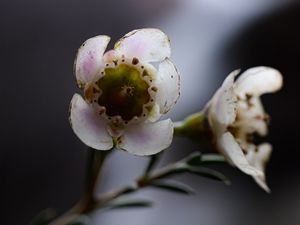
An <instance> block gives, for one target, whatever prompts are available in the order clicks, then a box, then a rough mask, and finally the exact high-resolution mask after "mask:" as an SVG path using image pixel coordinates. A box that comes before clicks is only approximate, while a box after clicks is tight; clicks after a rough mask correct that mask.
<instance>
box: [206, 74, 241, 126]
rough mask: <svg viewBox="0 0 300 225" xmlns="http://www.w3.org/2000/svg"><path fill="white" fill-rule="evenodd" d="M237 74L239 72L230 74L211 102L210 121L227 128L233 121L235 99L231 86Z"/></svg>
mask: <svg viewBox="0 0 300 225" xmlns="http://www.w3.org/2000/svg"><path fill="white" fill-rule="evenodd" d="M238 73H239V70H235V71H233V72H231V73H230V74H229V75H228V76H227V78H226V79H225V80H224V82H223V84H222V86H221V87H220V88H219V89H218V90H217V92H216V94H215V95H214V96H213V98H212V100H211V103H210V104H211V105H210V109H209V110H210V111H209V114H210V115H209V116H210V117H212V118H211V120H213V121H214V120H216V121H215V122H216V123H220V124H222V125H225V126H227V125H230V124H232V123H233V122H234V120H235V117H236V100H237V99H236V95H235V93H234V91H233V84H234V78H235V76H236V75H237V74H238Z"/></svg>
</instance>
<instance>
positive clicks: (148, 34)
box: [115, 28, 171, 62]
mask: <svg viewBox="0 0 300 225" xmlns="http://www.w3.org/2000/svg"><path fill="white" fill-rule="evenodd" d="M115 50H117V51H119V52H121V53H122V54H124V55H125V57H126V58H133V57H136V58H138V59H139V60H140V61H143V62H156V61H161V60H164V59H165V58H167V57H170V55H171V48H170V41H169V38H168V37H167V35H165V34H164V33H163V32H162V31H160V30H158V29H153V28H147V29H139V30H134V31H131V32H130V33H128V34H126V35H125V36H124V37H122V38H121V39H120V40H119V41H118V42H117V43H116V44H115Z"/></svg>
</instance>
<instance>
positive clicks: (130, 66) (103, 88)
mask: <svg viewBox="0 0 300 225" xmlns="http://www.w3.org/2000/svg"><path fill="white" fill-rule="evenodd" d="M109 41H110V38H109V37H108V36H105V35H100V36H96V37H93V38H91V39H88V40H87V41H86V42H84V44H83V45H82V46H81V47H80V48H79V50H78V54H77V57H76V59H75V65H74V69H75V75H76V79H77V83H78V86H79V87H80V88H81V89H82V90H83V91H84V98H82V97H81V96H80V95H78V94H75V95H74V96H73V99H72V101H71V105H70V122H71V125H72V128H73V130H74V132H75V134H76V135H77V136H78V138H79V139H80V140H81V141H82V142H84V143H85V144H86V145H88V146H90V147H92V148H94V149H98V150H109V149H112V148H113V147H117V148H119V149H123V150H126V151H128V152H130V153H132V154H135V155H151V154H155V153H157V152H159V151H161V150H163V149H165V148H167V147H168V146H169V145H170V144H171V141H172V138H173V123H172V121H171V120H170V119H167V120H163V121H159V122H156V121H157V120H158V119H159V118H160V117H161V116H162V115H163V114H165V113H167V112H168V111H169V110H170V108H171V107H172V106H173V105H174V104H175V103H176V101H177V99H178V97H179V74H178V71H177V69H176V68H175V66H174V65H173V63H172V62H171V61H170V60H169V57H170V54H171V49H170V41H169V39H168V37H167V36H166V35H165V34H164V33H163V32H162V31H160V30H158V29H140V30H134V31H132V32H130V33H128V34H126V35H125V36H124V37H122V38H121V39H120V40H119V41H118V42H117V43H116V44H115V47H114V49H113V50H110V51H108V52H106V53H105V54H104V52H105V49H106V47H107V44H108V43H109ZM150 62H160V64H159V65H158V70H157V69H156V68H155V67H154V66H153V65H151V64H150Z"/></svg>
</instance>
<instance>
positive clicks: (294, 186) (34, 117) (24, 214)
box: [0, 0, 300, 225]
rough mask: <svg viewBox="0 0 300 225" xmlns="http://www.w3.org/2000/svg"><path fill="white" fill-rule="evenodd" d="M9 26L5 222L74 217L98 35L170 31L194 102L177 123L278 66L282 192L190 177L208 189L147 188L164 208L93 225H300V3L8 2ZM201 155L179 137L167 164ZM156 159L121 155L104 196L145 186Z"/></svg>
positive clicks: (268, 103)
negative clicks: (75, 120) (80, 67)
mask: <svg viewBox="0 0 300 225" xmlns="http://www.w3.org/2000/svg"><path fill="white" fill-rule="evenodd" d="M0 18H1V19H0V27H1V35H0V40H1V42H0V43H1V44H0V46H1V54H0V57H1V60H0V62H1V81H0V84H1V88H0V96H1V100H2V104H1V110H0V116H1V117H0V118H1V130H0V132H1V133H0V134H1V139H0V140H1V151H0V179H1V181H0V182H1V183H0V184H1V185H0V189H1V208H2V209H1V212H0V218H1V219H0V221H1V222H0V223H1V224H11V225H20V224H27V223H28V222H29V221H30V219H31V218H32V217H33V216H34V215H35V214H36V213H37V212H39V211H40V210H42V209H44V208H47V207H53V208H55V209H57V210H58V212H63V211H64V210H66V209H68V208H70V207H71V205H73V204H74V203H75V202H76V200H77V199H78V198H79V196H80V194H81V192H82V188H83V187H82V183H83V179H84V165H85V153H86V152H85V148H86V147H85V146H84V145H83V144H82V143H81V142H80V141H79V140H78V139H77V138H76V136H75V135H74V134H73V132H72V130H71V128H70V126H69V123H68V105H69V101H70V99H71V97H72V95H73V93H74V92H78V91H79V90H78V89H77V88H76V85H75V79H74V76H73V74H72V67H73V60H74V56H75V52H76V50H77V48H78V47H79V46H80V44H81V43H82V42H83V41H84V40H86V39H87V38H89V37H92V36H95V35H98V34H107V35H109V36H111V37H112V42H111V43H110V46H109V47H111V46H112V44H113V42H114V41H116V40H117V39H118V38H119V37H121V36H122V35H124V34H125V33H127V32H129V31H131V30H133V29H136V28H143V27H157V28H160V29H162V30H163V31H164V32H166V33H167V34H168V35H169V37H170V39H171V44H172V59H173V61H174V62H175V63H176V65H177V66H178V68H179V69H180V71H181V74H182V76H181V78H182V79H181V80H182V89H181V92H182V95H181V98H180V100H179V101H178V104H177V105H176V106H175V107H174V108H173V110H172V112H171V113H170V114H169V116H170V117H171V118H172V119H173V120H180V119H183V118H184V117H185V116H186V115H188V114H190V113H193V112H195V111H198V110H200V109H201V108H202V107H203V106H204V104H205V103H206V102H207V101H208V100H209V98H210V97H211V96H212V94H213V93H214V91H215V90H216V89H217V87H218V86H219V85H220V84H221V82H222V80H223V79H224V77H225V76H226V75H227V74H228V73H229V72H230V71H232V70H233V69H236V68H242V69H246V68H248V67H251V66H257V65H268V66H273V67H275V68H277V69H279V70H280V71H282V73H283V74H284V81H285V86H284V89H283V90H282V91H280V92H279V93H277V94H276V95H267V96H264V97H263V101H264V103H265V108H266V110H267V111H268V112H269V114H271V116H272V121H271V125H270V135H269V136H268V140H269V141H270V142H272V144H273V145H274V152H273V155H272V158H271V161H270V163H269V166H268V169H267V177H268V182H269V185H270V187H271V189H272V194H271V195H268V194H265V193H264V192H263V191H262V190H260V189H259V188H258V187H257V186H256V185H255V183H254V182H253V181H252V179H251V178H250V177H248V176H246V175H244V174H242V173H240V172H239V171H238V170H236V169H233V168H230V167H229V166H224V167H220V168H219V169H221V170H222V171H223V172H224V173H225V174H226V175H227V176H228V177H230V179H231V180H232V185H231V186H229V187H228V186H224V185H222V184H220V183H217V182H214V181H210V180H206V179H203V178H198V177H193V176H185V177H179V178H178V179H179V180H183V181H185V182H187V183H189V184H191V186H193V187H194V188H195V189H196V190H197V195H196V196H192V197H191V196H178V195H175V194H172V193H166V192H162V191H153V190H146V191H143V192H140V193H138V196H139V197H142V198H146V199H150V200H153V201H155V202H156V205H155V207H154V208H150V209H132V210H119V211H112V212H107V213H97V214H95V215H94V216H93V221H92V223H93V224H103V225H112V224H130V225H135V224H136V225H148V224H149V225H150V224H152V225H153V224H155V225H165V224H174V225H176V224H178V225H181V224H189V225H241V224H242V225H253V224H256V225H268V224H272V225H296V224H299V223H300V215H299V213H298V209H299V207H300V191H299V190H300V180H299V175H298V171H299V168H300V165H299V155H300V154H299V146H300V144H299V141H298V140H297V139H298V135H299V127H298V125H299V122H300V118H299V115H298V108H299V93H298V90H299V81H300V79H299V75H300V72H299V59H300V43H299V40H300V30H299V27H300V4H298V1H292V0H290V1H280V0H277V1H276V0H265V1H262V0H253V1H246V0H244V1H242V0H227V1H225V0H186V1H184V0H182V1H180V0H173V1H172V0H164V1H163V0H160V1H159V0H143V1H141V0H122V1H117V0H111V1H101V0H98V1H93V0H86V1H84V0H81V1H79V0H76V1H75V0H72V1H71V0H51V1H50V0H39V1H38V0H27V1H21V0H19V1H18V0H10V1H8V0H2V1H1V2H0ZM187 149H190V150H205V149H201V148H200V147H199V146H197V145H196V144H194V143H190V142H189V141H187V140H185V139H183V138H176V139H175V140H174V143H173V145H172V147H171V148H170V149H169V150H167V151H166V153H165V154H164V159H163V162H162V163H167V162H168V161H173V160H175V159H178V158H180V157H181V156H183V155H186V154H187V152H186V151H187ZM146 161H147V159H145V158H140V157H134V156H131V155H129V154H125V153H121V152H115V153H114V154H113V155H112V157H111V158H109V160H108V161H107V164H106V166H105V169H104V176H103V178H102V182H101V185H99V192H101V190H102V191H105V190H108V189H110V188H115V187H118V186H120V185H122V184H124V183H127V182H128V181H129V180H131V179H133V178H134V177H136V176H137V175H138V174H140V172H141V171H142V170H143V168H144V165H145V163H146Z"/></svg>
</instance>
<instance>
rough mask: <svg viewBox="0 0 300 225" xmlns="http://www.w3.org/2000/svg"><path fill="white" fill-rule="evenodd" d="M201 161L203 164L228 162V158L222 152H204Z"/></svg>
mask: <svg viewBox="0 0 300 225" xmlns="http://www.w3.org/2000/svg"><path fill="white" fill-rule="evenodd" d="M201 161H202V163H203V164H212V163H226V159H225V158H224V156H222V155H220V154H203V155H202V157H201Z"/></svg>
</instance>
